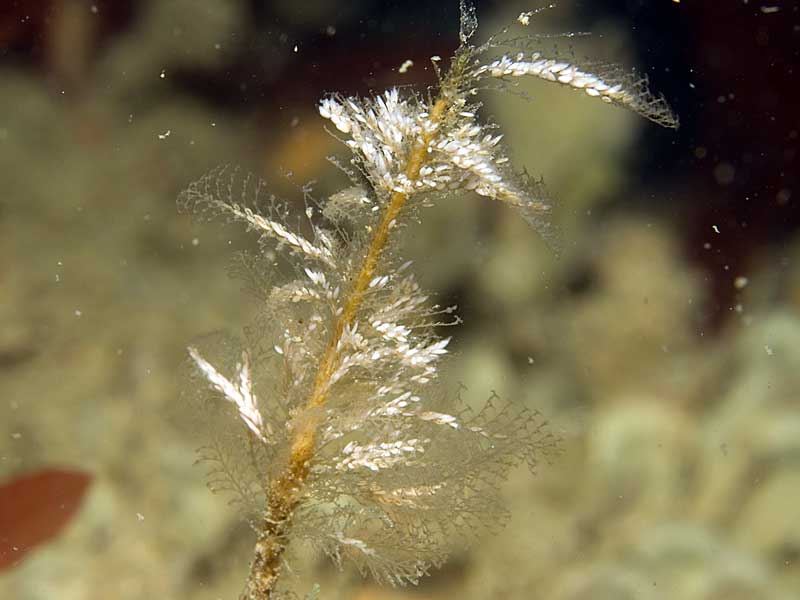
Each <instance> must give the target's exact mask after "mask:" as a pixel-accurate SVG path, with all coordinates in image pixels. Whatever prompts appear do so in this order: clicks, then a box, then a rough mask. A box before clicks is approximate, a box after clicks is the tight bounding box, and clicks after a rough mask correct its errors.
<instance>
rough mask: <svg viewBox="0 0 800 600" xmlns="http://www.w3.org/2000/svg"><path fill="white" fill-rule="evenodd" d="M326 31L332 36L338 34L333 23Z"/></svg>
mask: <svg viewBox="0 0 800 600" xmlns="http://www.w3.org/2000/svg"><path fill="white" fill-rule="evenodd" d="M325 33H326V34H328V35H330V36H334V35H336V27H334V26H333V25H328V26H327V27H326V28H325Z"/></svg>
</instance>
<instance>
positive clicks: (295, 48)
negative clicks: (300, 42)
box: [294, 44, 297, 52]
mask: <svg viewBox="0 0 800 600" xmlns="http://www.w3.org/2000/svg"><path fill="white" fill-rule="evenodd" d="M294 51H295V52H297V44H295V45H294Z"/></svg>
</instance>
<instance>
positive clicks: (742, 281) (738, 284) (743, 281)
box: [733, 275, 750, 290]
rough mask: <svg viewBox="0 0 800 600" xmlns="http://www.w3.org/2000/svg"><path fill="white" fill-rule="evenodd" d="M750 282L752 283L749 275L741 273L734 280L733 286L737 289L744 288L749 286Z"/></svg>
mask: <svg viewBox="0 0 800 600" xmlns="http://www.w3.org/2000/svg"><path fill="white" fill-rule="evenodd" d="M748 283H750V280H749V279H748V278H747V277H745V276H743V275H740V276H739V277H737V278H736V279H734V280H733V287H735V288H736V289H737V290H743V289H744V288H746V287H747V284H748Z"/></svg>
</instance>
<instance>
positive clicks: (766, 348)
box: [764, 346, 775, 356]
mask: <svg viewBox="0 0 800 600" xmlns="http://www.w3.org/2000/svg"><path fill="white" fill-rule="evenodd" d="M764 352H766V353H767V356H772V355H773V354H775V352H774V351H773V350H772V346H764Z"/></svg>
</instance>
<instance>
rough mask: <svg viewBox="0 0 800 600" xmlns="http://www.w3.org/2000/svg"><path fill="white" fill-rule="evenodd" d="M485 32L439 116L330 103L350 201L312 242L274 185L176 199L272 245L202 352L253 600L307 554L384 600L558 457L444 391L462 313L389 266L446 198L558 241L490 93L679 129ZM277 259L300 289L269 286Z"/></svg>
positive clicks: (467, 14) (522, 427)
mask: <svg viewBox="0 0 800 600" xmlns="http://www.w3.org/2000/svg"><path fill="white" fill-rule="evenodd" d="M523 16H524V15H523ZM526 20H529V17H527V18H526V19H523V21H526ZM476 27H477V20H476V19H475V11H474V9H473V7H472V6H471V4H470V3H468V2H466V1H465V0H462V1H461V33H460V39H461V45H460V47H459V48H458V50H457V51H456V53H455V54H454V56H453V57H452V60H451V62H450V66H449V70H447V71H446V72H440V71H439V68H438V61H439V60H440V59H439V58H438V57H433V58H432V59H431V60H432V61H433V68H434V71H435V72H436V75H437V77H438V78H439V91H438V96H436V97H435V99H431V98H430V97H428V98H422V97H421V96H419V95H414V94H411V95H408V96H404V95H403V94H401V92H400V91H399V90H398V89H390V90H387V91H386V92H385V93H383V94H380V95H378V96H375V97H371V98H357V97H343V96H339V95H336V94H332V95H330V96H328V97H326V98H324V99H323V100H322V101H321V102H320V105H319V113H320V115H321V116H322V117H324V118H326V119H328V120H329V121H330V122H331V123H332V124H333V125H334V126H335V127H336V129H337V130H338V131H339V132H340V133H342V134H344V135H343V137H342V139H341V141H343V142H344V144H345V145H346V146H347V147H348V149H349V150H350V151H351V152H352V155H353V156H352V158H351V164H352V165H353V166H354V167H355V169H354V170H352V171H351V170H349V169H345V172H346V173H347V174H348V176H349V178H350V180H351V186H350V187H348V188H346V189H344V190H342V191H340V192H338V193H336V194H334V195H332V196H331V197H330V198H328V200H327V201H326V202H324V204H323V206H322V207H321V208H322V215H321V218H316V217H315V214H314V210H313V208H308V209H307V211H306V216H307V217H308V223H307V226H308V227H307V230H308V231H310V235H308V236H306V235H304V234H301V233H299V232H297V231H296V229H295V228H293V227H291V226H290V225H287V222H286V221H287V217H288V216H289V213H290V211H289V210H288V208H287V207H286V206H285V205H283V204H281V203H278V202H277V201H276V200H275V199H274V197H269V196H267V197H265V194H264V193H263V182H261V181H259V180H257V179H255V178H252V177H249V176H245V177H243V178H242V177H239V175H238V173H237V172H236V171H235V170H234V171H232V172H231V171H230V170H227V169H225V168H223V169H217V170H215V171H212V172H211V173H209V174H208V175H206V176H205V177H203V178H202V179H201V180H199V181H197V182H195V183H194V184H192V185H191V186H190V187H189V189H187V190H186V191H185V192H184V193H182V194H181V196H180V198H179V206H180V207H181V208H182V209H184V210H188V211H191V212H192V213H194V214H195V215H200V216H218V215H223V216H224V217H225V218H227V219H229V220H236V221H240V222H243V223H245V224H246V225H247V227H248V228H250V229H251V230H254V231H256V232H258V234H259V236H260V237H259V251H258V252H256V253H244V254H243V255H241V256H239V260H238V262H237V263H236V266H237V273H238V274H240V275H242V276H243V277H244V278H245V280H246V281H247V283H248V285H249V286H250V289H253V290H254V291H256V293H257V294H258V296H259V298H260V300H261V304H260V307H259V313H258V316H257V318H256V320H255V321H254V323H253V324H252V326H251V327H248V328H246V329H245V330H244V332H243V333H244V336H243V337H244V339H243V340H241V341H239V340H230V339H229V338H226V339H225V340H224V343H220V344H219V345H218V346H217V347H216V348H215V347H214V345H211V346H210V348H209V349H210V350H211V351H212V352H213V353H214V354H215V355H216V356H211V355H209V354H207V352H206V350H203V349H202V348H198V347H195V346H191V347H190V348H189V357H190V359H191V360H192V362H193V364H194V367H195V368H196V371H197V372H198V373H199V375H200V381H201V382H202V384H203V386H202V388H201V390H200V394H199V396H200V399H205V400H206V401H207V402H210V403H211V405H212V406H220V408H225V409H227V410H228V412H229V413H230V414H231V415H233V418H234V422H233V424H234V425H235V428H234V430H231V431H225V429H224V428H225V421H220V422H217V421H216V420H215V421H213V422H212V425H213V431H212V432H211V434H212V436H211V437H212V439H211V440H210V443H209V444H208V445H206V446H204V447H203V448H202V449H201V451H200V459H201V461H203V462H204V463H206V464H207V465H208V467H209V474H210V480H209V481H210V487H211V488H212V489H213V490H215V491H224V490H228V491H233V492H234V493H235V494H236V495H237V496H238V499H239V501H240V502H241V503H242V505H243V507H244V508H245V509H246V510H247V511H248V513H247V514H248V515H250V516H252V515H254V514H255V515H258V516H257V517H256V518H255V520H251V521H250V522H251V524H252V525H253V526H254V527H255V529H256V531H257V536H258V538H257V542H256V546H255V556H254V559H253V562H252V564H251V567H250V575H249V578H248V580H247V583H246V587H245V590H244V593H243V598H244V600H276V599H277V598H278V597H279V595H280V594H281V593H282V592H283V591H285V590H284V588H285V582H284V581H283V579H284V575H285V573H284V571H288V569H287V568H286V567H285V566H284V565H285V564H286V563H288V552H287V549H288V548H289V546H290V544H294V543H299V542H308V543H310V544H312V545H313V546H314V547H315V548H317V549H318V550H320V551H322V552H324V553H326V554H327V555H328V556H329V557H330V558H331V559H332V560H333V561H334V563H335V564H336V565H337V566H342V565H343V564H344V563H345V562H350V563H352V564H354V565H355V566H356V567H357V568H358V569H359V571H360V572H361V573H362V574H365V575H366V574H369V575H371V576H372V577H373V578H374V579H376V580H377V581H379V582H381V583H389V584H391V585H405V584H407V583H416V582H417V581H418V580H419V578H420V577H422V576H423V575H425V574H426V573H427V572H428V571H429V570H430V569H431V568H432V567H437V566H439V565H441V564H442V563H443V562H444V560H445V559H446V557H447V555H448V553H449V551H450V549H451V548H452V547H453V545H454V544H456V543H458V541H459V540H463V541H466V539H467V538H468V537H470V534H472V533H473V532H474V531H475V530H478V529H480V528H482V527H485V526H487V525H489V526H493V525H496V524H497V523H498V522H502V518H503V514H504V512H503V507H502V502H501V499H500V497H499V494H498V489H499V487H498V486H499V483H500V482H501V481H502V480H503V479H504V478H505V476H506V475H507V473H508V471H509V469H511V468H512V467H514V466H515V465H517V464H519V463H520V462H523V461H524V462H526V463H527V464H528V466H529V468H530V469H531V470H535V468H536V466H537V464H539V462H540V460H541V458H542V457H547V456H550V455H552V453H553V452H555V451H557V448H558V440H557V437H555V436H553V435H552V434H551V433H549V431H548V428H547V426H546V425H547V424H546V421H544V420H543V419H542V418H541V415H539V413H538V412H536V411H531V410H529V409H527V408H526V407H524V406H522V405H521V404H519V403H513V402H507V401H500V400H499V399H498V398H496V397H494V396H493V397H491V398H490V399H489V400H488V401H487V402H486V404H485V405H484V407H483V408H481V409H480V410H479V411H477V412H472V411H470V410H469V409H468V408H467V407H465V406H464V405H463V403H462V402H461V399H460V398H459V397H458V396H455V397H453V396H451V395H447V394H443V393H441V392H439V391H437V384H436V379H437V376H438V373H439V364H440V362H441V359H442V358H443V357H444V355H445V354H446V353H447V345H448V343H449V338H446V339H442V338H440V337H439V336H438V335H437V332H436V328H437V326H438V325H441V323H439V319H438V318H437V317H436V315H437V314H441V313H448V314H449V313H450V309H445V310H439V309H438V307H436V306H433V307H431V306H430V304H429V302H428V296H427V294H426V293H425V292H424V291H423V290H421V289H420V286H419V285H418V284H417V283H416V281H415V279H414V276H413V273H412V272H410V271H409V270H408V269H407V267H408V266H409V265H410V263H408V262H406V263H401V261H400V260H399V259H400V258H401V257H400V256H395V254H394V245H393V244H391V243H390V242H391V236H392V233H393V231H394V229H395V228H396V226H397V224H398V223H399V222H400V220H401V218H402V216H403V215H404V213H405V212H411V211H414V210H416V209H417V208H418V207H419V206H422V205H425V204H427V202H429V201H433V200H440V199H442V198H448V199H449V201H452V202H454V205H453V206H454V207H455V206H457V203H458V202H459V201H460V199H461V196H462V195H463V194H465V193H469V192H474V193H476V194H478V195H480V196H483V197H486V198H491V199H493V200H498V201H501V202H504V203H506V204H508V205H510V206H512V207H514V208H515V209H517V211H519V213H520V214H521V216H522V217H523V218H524V219H525V220H526V221H528V222H529V223H531V224H532V225H533V226H534V227H535V228H536V229H538V230H540V231H542V232H544V233H545V234H547V233H548V224H549V221H548V220H547V218H546V217H547V215H548V213H549V211H550V203H549V202H548V200H547V197H546V194H545V190H544V189H543V187H542V186H541V184H540V183H539V182H537V181H535V180H532V179H531V178H529V177H527V176H526V175H524V174H519V173H515V172H514V170H513V168H512V167H511V164H510V161H509V158H508V156H507V155H506V153H505V151H504V149H503V146H502V144H501V143H500V141H501V139H502V135H500V134H498V133H497V126H492V125H489V126H487V125H484V124H483V123H481V121H480V119H479V118H478V114H477V113H478V110H479V108H480V104H479V103H478V102H476V101H474V100H473V97H474V94H475V93H476V90H478V89H481V88H482V87H485V85H486V84H488V83H489V82H491V81H496V82H498V83H499V84H501V85H502V86H507V85H511V84H512V81H511V80H514V79H516V78H519V77H523V76H532V77H537V78H539V79H544V80H546V81H551V82H555V83H558V84H561V85H565V86H568V87H571V88H574V89H579V90H583V91H584V92H585V93H586V94H587V95H588V96H593V97H597V98H600V99H602V100H604V101H606V102H609V103H612V104H616V105H619V106H623V107H625V108H628V109H630V110H634V111H636V112H638V113H640V114H642V115H643V116H645V117H647V118H649V119H651V120H653V121H655V122H657V123H660V124H662V125H666V126H669V127H674V126H677V118H676V117H675V116H674V115H673V114H672V112H671V111H670V110H669V107H668V106H667V105H666V102H665V101H664V99H663V98H661V97H658V96H653V95H652V94H650V93H649V92H648V91H647V90H646V88H645V86H644V82H643V81H642V80H638V79H635V78H631V77H619V76H617V75H616V74H615V73H613V72H609V73H603V74H593V73H590V72H589V71H587V70H586V69H584V68H579V67H577V66H576V65H572V64H571V63H568V62H563V61H558V60H554V59H548V58H545V57H542V56H541V54H540V53H538V52H534V53H532V54H530V55H525V54H517V55H515V56H513V57H512V56H510V55H507V54H503V55H502V56H500V57H499V58H492V57H491V56H489V54H491V53H492V52H493V50H494V49H495V48H498V47H500V46H501V45H502V39H500V38H498V37H494V38H491V39H490V41H489V42H486V43H484V44H483V45H481V46H477V47H476V46H472V45H471V44H470V43H469V40H470V39H471V37H472V36H473V35H474V33H475V29H476ZM317 216H320V215H317ZM312 217H314V218H312ZM406 220H408V219H406ZM340 225H341V226H340ZM344 232H351V233H348V234H344ZM278 253H281V255H282V256H283V257H284V258H285V259H286V260H287V261H288V263H289V264H291V265H292V266H293V267H294V271H293V272H294V277H292V276H291V274H290V273H289V272H288V271H289V270H287V272H286V273H281V272H275V269H274V265H275V260H276V256H277V254H278ZM285 275H290V279H289V280H288V281H286V280H281V279H285V278H284V276H285ZM207 347H208V345H207ZM220 350H222V352H220ZM229 350H235V352H230V351H229ZM203 406H204V405H202V404H201V405H200V407H201V408H202V407H203ZM242 428H244V431H242ZM243 434H244V435H243ZM231 451H233V452H234V453H236V454H234V456H233V457H231V456H228V453H229V452H231ZM288 596H289V597H292V598H294V597H295V596H293V595H291V594H290V593H289V594H288ZM280 597H281V598H283V597H284V596H283V595H280Z"/></svg>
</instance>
